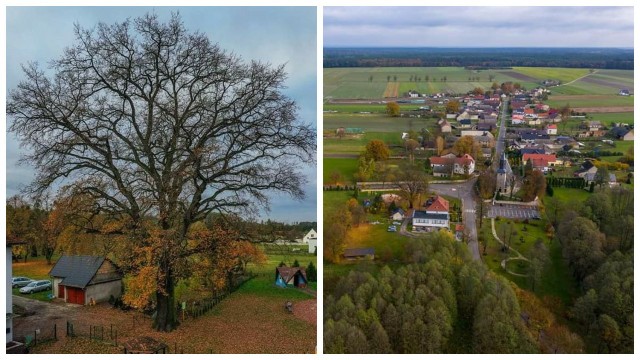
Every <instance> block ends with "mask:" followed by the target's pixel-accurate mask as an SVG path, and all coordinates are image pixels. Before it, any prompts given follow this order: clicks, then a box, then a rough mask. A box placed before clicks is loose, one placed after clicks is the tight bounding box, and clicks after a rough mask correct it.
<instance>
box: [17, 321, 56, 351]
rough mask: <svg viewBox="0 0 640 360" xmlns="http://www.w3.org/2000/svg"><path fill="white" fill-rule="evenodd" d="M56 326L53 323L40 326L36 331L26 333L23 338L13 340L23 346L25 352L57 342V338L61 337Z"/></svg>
mask: <svg viewBox="0 0 640 360" xmlns="http://www.w3.org/2000/svg"><path fill="white" fill-rule="evenodd" d="M59 330H60V329H58V324H56V323H53V324H51V325H46V326H41V327H39V328H37V329H33V330H32V331H28V332H27V333H26V334H24V336H19V337H16V338H15V340H16V341H18V342H21V343H23V344H24V346H25V348H26V349H27V351H28V350H29V349H31V348H32V347H34V346H37V345H40V344H43V343H46V342H51V341H57V340H58V336H59V335H61V333H59Z"/></svg>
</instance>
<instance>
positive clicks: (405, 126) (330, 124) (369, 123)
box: [324, 113, 437, 136]
mask: <svg viewBox="0 0 640 360" xmlns="http://www.w3.org/2000/svg"><path fill="white" fill-rule="evenodd" d="M436 121H437V119H427V118H408V117H398V118H389V117H388V116H386V115H382V114H339V113H333V114H324V128H325V129H333V130H335V129H337V128H340V127H345V128H361V129H363V130H364V131H365V134H366V133H367V132H369V131H371V132H397V133H401V132H403V131H404V132H406V131H409V130H414V131H420V129H422V128H428V129H429V128H435V127H436V126H437V125H436ZM400 135H401V134H399V135H398V136H400Z"/></svg>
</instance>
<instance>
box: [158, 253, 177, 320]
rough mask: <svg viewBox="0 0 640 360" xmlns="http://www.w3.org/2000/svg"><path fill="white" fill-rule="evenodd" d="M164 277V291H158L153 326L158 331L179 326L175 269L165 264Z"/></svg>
mask: <svg viewBox="0 0 640 360" xmlns="http://www.w3.org/2000/svg"><path fill="white" fill-rule="evenodd" d="M162 268H163V271H164V274H165V276H164V278H163V279H162V280H161V282H162V284H158V285H163V286H162V288H164V291H160V290H158V291H156V318H155V319H154V321H153V328H154V329H155V330H157V331H166V332H170V331H173V330H174V329H175V328H176V327H177V326H178V317H177V313H176V303H175V297H174V283H173V271H172V269H171V266H170V265H168V264H166V263H165V264H163V266H162Z"/></svg>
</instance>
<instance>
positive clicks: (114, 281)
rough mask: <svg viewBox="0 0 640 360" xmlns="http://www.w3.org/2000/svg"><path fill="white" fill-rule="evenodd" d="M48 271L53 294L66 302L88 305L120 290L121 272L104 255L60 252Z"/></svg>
mask: <svg viewBox="0 0 640 360" xmlns="http://www.w3.org/2000/svg"><path fill="white" fill-rule="evenodd" d="M49 275H50V276H51V277H53V294H54V296H55V297H56V298H59V299H64V301H65V302H68V303H73V304H79V305H88V304H92V303H100V302H104V301H108V300H109V298H110V297H111V296H113V297H114V298H117V297H119V296H120V295H121V294H122V274H121V273H120V271H119V269H118V268H117V267H116V265H115V264H114V263H113V262H112V261H111V260H109V259H107V258H105V257H104V256H89V255H78V256H69V255H63V256H62V257H60V259H59V260H58V262H56V264H55V265H54V266H53V269H51V271H49Z"/></svg>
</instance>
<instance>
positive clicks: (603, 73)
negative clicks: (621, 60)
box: [324, 67, 633, 99]
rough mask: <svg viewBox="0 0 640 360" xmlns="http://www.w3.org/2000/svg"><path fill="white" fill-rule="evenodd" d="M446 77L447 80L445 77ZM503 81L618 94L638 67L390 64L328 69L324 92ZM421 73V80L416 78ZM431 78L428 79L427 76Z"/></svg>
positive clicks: (357, 95) (369, 95) (421, 89)
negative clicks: (470, 67)
mask: <svg viewBox="0 0 640 360" xmlns="http://www.w3.org/2000/svg"><path fill="white" fill-rule="evenodd" d="M445 77H446V81H445ZM489 77H492V78H493V81H495V82H497V83H498V84H500V83H503V82H507V81H511V82H519V83H520V84H522V86H524V87H525V88H533V87H536V86H538V85H539V83H540V82H541V81H542V80H545V79H553V80H559V81H561V82H562V83H563V84H567V83H569V84H568V85H561V86H557V87H553V88H552V91H553V93H554V94H567V95H584V94H600V95H607V94H609V95H615V94H617V92H618V91H619V89H621V88H629V89H633V71H631V70H596V71H595V72H594V73H590V70H589V69H572V68H532V67H514V68H513V69H508V70H493V69H492V70H468V69H465V68H461V67H401V68H398V67H395V68H394V67H390V68H330V69H324V96H325V97H326V98H327V97H328V98H333V99H381V98H384V97H392V96H393V94H394V93H396V92H397V94H398V96H400V97H402V96H403V95H404V93H406V92H407V91H409V90H415V91H417V92H418V93H426V94H433V93H438V92H451V93H465V92H467V91H470V90H473V89H474V88H475V87H482V88H484V89H489V88H490V87H491V84H492V82H491V81H489ZM416 78H418V79H419V80H417V81H416ZM427 78H428V79H429V81H426V79H427Z"/></svg>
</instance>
